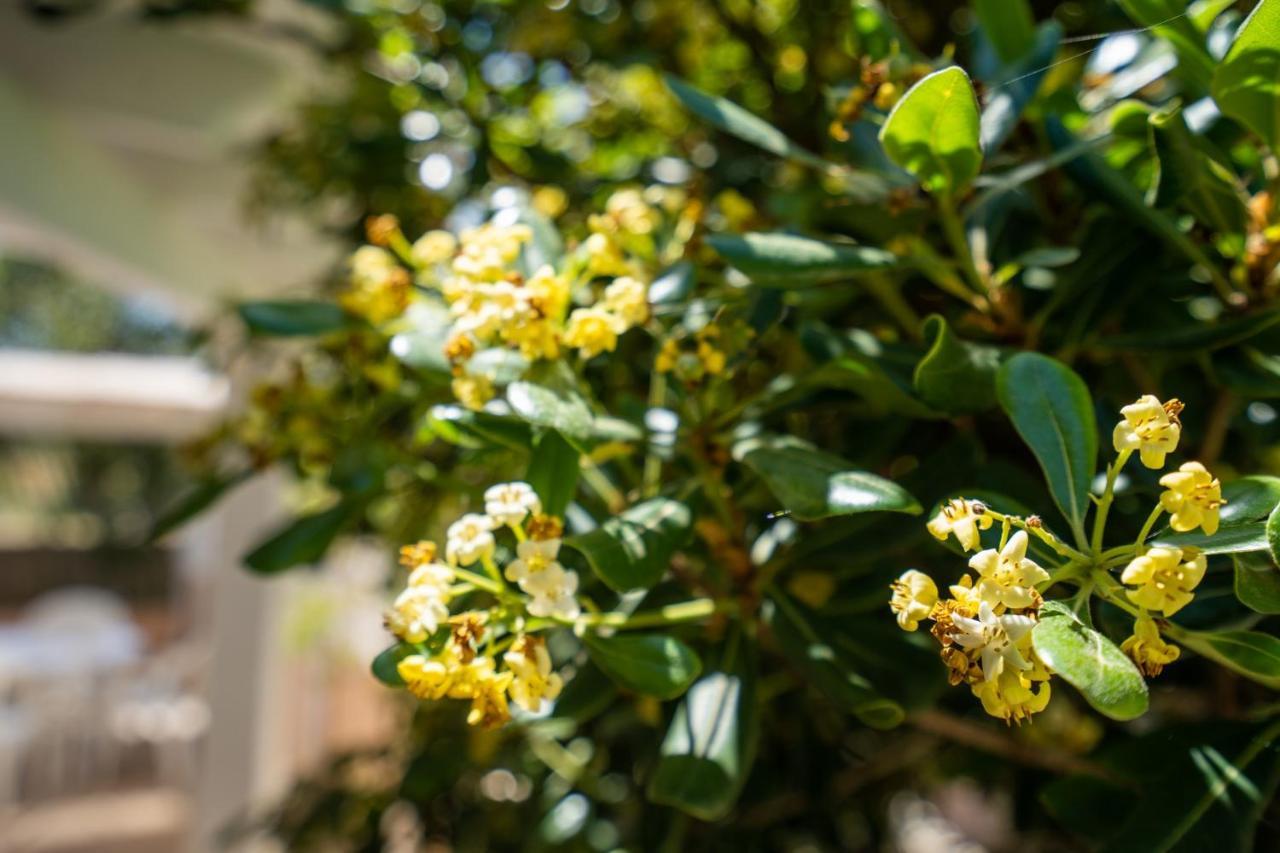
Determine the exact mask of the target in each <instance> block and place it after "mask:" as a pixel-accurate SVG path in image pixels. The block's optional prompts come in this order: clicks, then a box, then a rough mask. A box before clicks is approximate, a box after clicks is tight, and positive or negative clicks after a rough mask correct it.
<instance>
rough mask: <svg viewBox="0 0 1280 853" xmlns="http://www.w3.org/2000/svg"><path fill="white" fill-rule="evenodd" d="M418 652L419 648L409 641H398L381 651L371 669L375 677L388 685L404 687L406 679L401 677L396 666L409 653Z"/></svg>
mask: <svg viewBox="0 0 1280 853" xmlns="http://www.w3.org/2000/svg"><path fill="white" fill-rule="evenodd" d="M417 653H418V650H417V649H415V648H414V647H413V646H411V645H409V644H408V643H396V644H395V645H394V646H390V647H388V648H386V649H384V650H383V651H381V652H379V654H378V656H377V657H375V658H374V659H373V664H372V665H371V666H370V667H369V669H370V671H371V672H372V673H373V677H374V678H376V679H378V680H379V681H381V682H382V683H383V684H385V685H387V686H388V687H404V679H403V678H401V677H400V673H399V671H398V670H397V669H396V666H397V665H398V664H399V663H400V661H402V660H404V659H405V658H407V657H408V656H409V655H412V654H417Z"/></svg>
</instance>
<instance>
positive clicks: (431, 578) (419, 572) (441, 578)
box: [409, 563, 454, 595]
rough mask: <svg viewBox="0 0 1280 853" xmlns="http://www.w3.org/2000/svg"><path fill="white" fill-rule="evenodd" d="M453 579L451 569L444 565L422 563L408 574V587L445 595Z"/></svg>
mask: <svg viewBox="0 0 1280 853" xmlns="http://www.w3.org/2000/svg"><path fill="white" fill-rule="evenodd" d="M453 579H454V574H453V569H451V568H449V567H448V566H446V565H445V564H444V563H423V564H422V565H420V566H418V567H417V568H416V569H414V570H413V571H412V572H410V573H409V586H410V587H422V588H425V589H434V590H438V591H440V592H441V594H442V595H447V593H448V590H449V585H450V584H451V583H453Z"/></svg>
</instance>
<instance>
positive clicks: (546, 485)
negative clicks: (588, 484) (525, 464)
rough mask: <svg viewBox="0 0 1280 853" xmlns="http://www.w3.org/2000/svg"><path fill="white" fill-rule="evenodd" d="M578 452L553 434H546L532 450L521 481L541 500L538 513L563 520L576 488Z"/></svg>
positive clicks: (555, 433) (549, 432)
mask: <svg viewBox="0 0 1280 853" xmlns="http://www.w3.org/2000/svg"><path fill="white" fill-rule="evenodd" d="M579 455H580V454H579V453H578V449H577V448H576V447H574V446H573V445H572V444H570V443H569V442H567V441H565V440H564V436H562V435H560V433H558V432H556V431H555V430H553V429H551V430H547V431H546V432H545V433H543V435H542V438H540V439H538V442H537V444H535V445H534V447H533V454H532V456H530V458H529V470H528V472H527V473H526V474H525V480H526V481H528V483H529V485H531V486H533V490H534V491H535V492H537V494H538V497H539V498H540V499H541V500H542V510H543V512H546V513H547V514H549V515H555V516H561V517H563V516H564V511H565V508H566V507H568V506H569V504H570V502H572V501H573V495H574V493H575V492H576V491H577V488H578V471H579V468H578V457H579Z"/></svg>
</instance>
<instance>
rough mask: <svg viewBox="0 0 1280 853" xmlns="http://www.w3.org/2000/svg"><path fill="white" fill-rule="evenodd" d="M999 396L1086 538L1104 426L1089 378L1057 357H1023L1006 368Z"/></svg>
mask: <svg viewBox="0 0 1280 853" xmlns="http://www.w3.org/2000/svg"><path fill="white" fill-rule="evenodd" d="M996 393H997V396H998V397H999V399H1000V405H1001V406H1002V407H1003V408H1004V410H1005V412H1006V413H1007V414H1008V415H1009V419H1010V420H1011V421H1013V425H1014V427H1015V428H1017V430H1018V434H1019V435H1020V436H1022V440H1023V441H1025V442H1026V443H1027V446H1028V447H1030V448H1031V451H1032V453H1034V454H1035V456H1036V459H1038V460H1039V462H1040V467H1041V468H1042V469H1043V470H1044V475H1045V480H1046V481H1047V482H1048V484H1049V492H1050V494H1052V495H1053V499H1054V501H1055V502H1056V503H1057V504H1058V508H1059V509H1061V510H1062V514H1063V515H1065V516H1066V517H1067V520H1068V521H1070V522H1071V526H1072V529H1073V530H1075V531H1077V532H1078V533H1081V534H1082V533H1083V531H1084V518H1085V514H1086V513H1087V512H1088V509H1089V485H1090V483H1092V481H1093V474H1094V466H1095V464H1096V462H1097V458H1098V428H1097V424H1096V423H1095V421H1094V416H1093V401H1092V400H1091V399H1090V397H1089V389H1088V388H1087V387H1086V386H1085V384H1084V380H1082V379H1081V378H1080V377H1079V376H1077V375H1076V374H1075V373H1074V372H1073V371H1072V370H1071V369H1070V368H1068V367H1067V366H1066V365H1064V364H1062V363H1060V362H1058V361H1055V360H1053V359H1052V358H1049V357H1047V356H1043V355H1037V354H1035V353H1019V354H1018V355H1015V356H1014V357H1013V358H1011V359H1009V360H1008V361H1006V362H1005V363H1004V364H1003V365H1001V367H1000V372H999V373H998V374H997V376H996Z"/></svg>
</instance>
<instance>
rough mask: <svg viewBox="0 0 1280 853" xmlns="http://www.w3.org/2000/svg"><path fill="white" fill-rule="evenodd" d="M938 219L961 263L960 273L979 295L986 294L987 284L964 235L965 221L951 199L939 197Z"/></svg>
mask: <svg viewBox="0 0 1280 853" xmlns="http://www.w3.org/2000/svg"><path fill="white" fill-rule="evenodd" d="M938 218H939V219H940V221H941V222H942V233H943V235H944V236H945V237H946V238H947V243H948V244H949V245H950V246H951V251H952V252H953V253H955V256H956V260H957V261H958V262H959V263H960V272H961V273H962V274H963V275H964V277H965V279H966V280H967V281H968V282H969V286H970V287H972V288H973V289H974V290H975V291H977V292H978V293H985V292H986V291H987V289H988V288H987V283H986V282H985V281H984V280H983V278H982V274H981V273H979V272H978V265H977V264H976V263H975V262H974V260H973V251H972V250H971V249H970V248H969V240H968V239H967V238H966V237H965V234H964V220H962V219H961V218H960V214H959V213H957V212H956V208H955V205H954V204H953V203H952V201H951V199H950V197H948V196H945V195H943V196H939V198H938Z"/></svg>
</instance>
